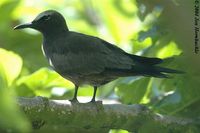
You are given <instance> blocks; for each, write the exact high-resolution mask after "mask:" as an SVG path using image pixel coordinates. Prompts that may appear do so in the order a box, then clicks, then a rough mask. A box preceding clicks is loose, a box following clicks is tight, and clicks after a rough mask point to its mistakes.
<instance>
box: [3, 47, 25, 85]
mask: <svg viewBox="0 0 200 133" xmlns="http://www.w3.org/2000/svg"><path fill="white" fill-rule="evenodd" d="M0 64H1V65H2V67H3V69H4V71H5V75H6V78H7V81H8V85H11V84H12V82H13V81H14V80H15V79H16V78H17V77H18V76H19V74H20V72H21V68H22V59H21V57H20V56H19V55H17V54H15V53H13V52H12V51H7V50H5V49H2V48H0Z"/></svg>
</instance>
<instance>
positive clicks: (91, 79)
mask: <svg viewBox="0 0 200 133" xmlns="http://www.w3.org/2000/svg"><path fill="white" fill-rule="evenodd" d="M55 71H57V70H56V69H55ZM57 72H58V71H57ZM58 73H59V74H60V75H61V76H62V77H64V78H65V79H67V80H70V81H71V82H73V83H74V84H76V85H78V86H80V85H84V84H88V85H92V86H101V85H104V84H106V83H108V82H110V81H112V80H115V79H116V77H108V76H104V75H101V74H90V75H81V74H78V73H76V72H74V73H62V72H58Z"/></svg>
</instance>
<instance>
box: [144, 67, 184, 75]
mask: <svg viewBox="0 0 200 133" xmlns="http://www.w3.org/2000/svg"><path fill="white" fill-rule="evenodd" d="M183 73H184V72H183V71H179V70H174V69H170V68H164V67H160V66H152V67H148V68H147V69H146V71H145V74H144V76H152V77H157V78H170V77H171V76H170V75H169V74H183Z"/></svg>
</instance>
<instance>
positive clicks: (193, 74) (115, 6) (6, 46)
mask: <svg viewBox="0 0 200 133" xmlns="http://www.w3.org/2000/svg"><path fill="white" fill-rule="evenodd" d="M192 4H193V3H192V1H188V0H182V1H178V0H168V1H158V0H151V1H146V0H109V1H108V0H98V1H97V0H51V1H50V0H45V1H34V2H32V1H29V0H21V1H18V0H12V1H10V0H2V1H0V12H1V15H0V47H1V49H0V66H1V67H0V68H1V69H0V83H1V84H0V100H1V103H0V107H1V108H0V127H1V128H2V129H12V130H17V131H24V132H27V131H28V130H29V129H30V128H29V127H30V125H29V123H27V121H26V118H25V117H24V116H23V114H22V113H21V112H20V111H19V109H18V107H17V106H16V104H15V102H14V100H15V99H14V97H15V96H24V97H33V96H38V95H42V96H47V97H49V98H55V99H65V98H70V97H71V96H72V94H73V91H74V89H73V87H74V86H73V84H72V83H71V82H70V81H67V80H65V79H63V78H62V77H60V76H59V75H58V74H57V73H55V72H53V71H52V70H50V69H49V68H48V63H47V61H46V60H45V58H44V57H43V55H42V52H41V50H40V48H41V46H40V44H41V42H42V37H41V35H40V34H38V32H35V31H33V30H29V29H28V30H24V31H13V29H12V28H13V27H14V26H15V25H17V24H19V23H24V22H28V21H31V20H32V19H33V18H34V17H35V16H36V15H37V14H38V13H40V12H41V11H43V10H45V9H55V10H58V11H59V12H61V13H62V14H63V15H64V16H65V18H66V21H67V24H68V27H69V28H70V29H71V30H74V31H78V32H82V33H85V34H90V35H94V36H99V37H101V38H103V39H105V40H107V41H109V42H112V43H114V44H116V45H118V46H119V47H121V48H122V49H124V50H126V51H127V52H129V53H134V54H139V55H143V56H148V57H160V58H163V59H165V61H164V63H163V66H164V67H169V68H173V69H178V70H183V71H185V72H186V73H185V74H183V75H174V76H173V78H172V79H156V78H148V77H147V78H143V77H136V78H135V77H127V78H122V79H121V78H120V79H119V80H116V81H114V82H112V83H109V84H108V85H105V86H102V87H101V89H99V91H98V96H99V97H100V98H102V99H105V98H108V99H115V100H118V101H120V102H122V103H124V104H134V103H142V104H146V105H148V106H149V107H151V108H152V109H153V110H154V111H156V112H158V113H162V114H170V115H177V116H180V117H181V116H185V117H186V116H187V117H191V118H197V117H199V115H200V107H199V106H198V105H199V103H200V96H199V86H200V82H199V79H200V71H199V66H200V61H199V56H200V54H194V52H193V51H194V50H193V42H194V39H193V38H194V36H193V28H194V26H193V23H192V20H193V18H192V17H193V12H192V11H193V5H192ZM11 51H12V52H11ZM16 53H17V54H16ZM22 62H23V65H22ZM78 95H79V96H91V95H92V88H91V87H89V86H83V87H82V88H81V89H80V91H79V94H78ZM13 112H14V113H13ZM23 125H26V126H23ZM110 132H113V133H114V132H120V131H114V130H112V131H110ZM121 132H126V131H122V130H121Z"/></svg>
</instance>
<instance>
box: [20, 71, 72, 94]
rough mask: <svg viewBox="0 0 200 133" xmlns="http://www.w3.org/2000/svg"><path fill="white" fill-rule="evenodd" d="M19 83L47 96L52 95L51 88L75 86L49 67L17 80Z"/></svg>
mask: <svg viewBox="0 0 200 133" xmlns="http://www.w3.org/2000/svg"><path fill="white" fill-rule="evenodd" d="M17 85H18V86H24V85H25V86H26V87H27V89H30V90H32V91H33V92H34V93H35V95H42V96H47V97H49V96H51V89H52V88H53V87H66V88H68V89H71V88H73V87H74V85H73V84H72V83H71V82H70V81H68V80H66V79H64V78H62V77H61V76H60V75H59V74H57V73H56V72H55V71H52V70H50V69H47V68H41V69H40V70H38V71H36V72H35V73H33V74H31V75H28V76H24V77H22V78H21V79H19V80H18V81H17ZM25 86H24V87H25ZM26 87H25V88H26ZM22 90H24V89H22Z"/></svg>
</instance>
